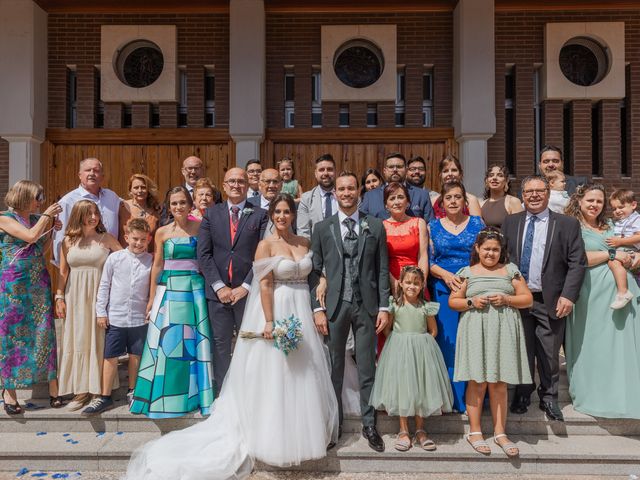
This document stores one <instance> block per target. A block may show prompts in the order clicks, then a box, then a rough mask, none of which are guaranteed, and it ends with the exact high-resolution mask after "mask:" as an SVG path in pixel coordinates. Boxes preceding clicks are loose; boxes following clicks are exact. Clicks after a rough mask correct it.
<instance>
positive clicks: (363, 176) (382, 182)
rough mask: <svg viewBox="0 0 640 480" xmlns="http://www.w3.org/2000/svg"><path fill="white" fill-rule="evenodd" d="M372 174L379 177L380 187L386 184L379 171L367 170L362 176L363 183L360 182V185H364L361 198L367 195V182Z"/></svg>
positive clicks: (361, 188) (361, 189)
mask: <svg viewBox="0 0 640 480" xmlns="http://www.w3.org/2000/svg"><path fill="white" fill-rule="evenodd" d="M371 174H373V175H375V176H376V177H378V180H380V185H382V184H384V179H383V178H382V174H381V173H380V172H379V171H378V170H376V169H375V168H367V170H366V171H365V172H364V174H363V175H362V181H361V182H360V185H362V187H360V198H362V197H364V194H365V193H367V186H366V185H365V182H366V181H367V177H368V176H369V175H371Z"/></svg>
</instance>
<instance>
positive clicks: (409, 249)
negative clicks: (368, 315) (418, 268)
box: [378, 217, 420, 355]
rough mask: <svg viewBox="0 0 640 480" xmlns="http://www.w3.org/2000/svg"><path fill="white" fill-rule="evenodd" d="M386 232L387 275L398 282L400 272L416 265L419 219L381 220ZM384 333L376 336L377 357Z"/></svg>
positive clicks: (382, 344) (380, 349)
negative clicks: (402, 220) (405, 267)
mask: <svg viewBox="0 0 640 480" xmlns="http://www.w3.org/2000/svg"><path fill="white" fill-rule="evenodd" d="M382 224H383V225H384V229H385V231H386V232H387V251H388V252H389V273H390V274H391V275H392V276H393V278H395V279H396V280H398V279H399V278H400V271H401V270H402V267H404V266H406V265H418V254H419V253H420V218H418V217H410V218H409V219H407V220H405V221H404V222H394V221H393V220H391V219H388V220H383V221H382ZM385 339H386V337H385V335H384V333H382V332H381V333H380V334H379V335H378V355H380V352H381V351H382V347H384V341H385Z"/></svg>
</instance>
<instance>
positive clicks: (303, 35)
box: [266, 12, 453, 128]
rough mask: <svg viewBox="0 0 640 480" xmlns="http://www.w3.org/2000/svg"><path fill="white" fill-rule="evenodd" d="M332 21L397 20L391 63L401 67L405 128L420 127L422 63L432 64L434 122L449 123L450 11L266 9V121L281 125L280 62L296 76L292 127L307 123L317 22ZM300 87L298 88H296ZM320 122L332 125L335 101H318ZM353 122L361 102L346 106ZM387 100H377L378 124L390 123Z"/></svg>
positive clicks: (360, 119)
mask: <svg viewBox="0 0 640 480" xmlns="http://www.w3.org/2000/svg"><path fill="white" fill-rule="evenodd" d="M334 24H353V25H355V24H395V25H397V57H398V58H397V62H398V64H400V65H405V66H406V76H407V77H406V106H405V110H406V114H405V124H406V126H407V127H421V126H422V74H423V71H424V65H433V75H434V86H433V89H434V101H433V105H434V115H433V117H434V122H433V125H434V126H435V127H451V117H452V78H453V77H452V76H453V72H452V62H453V14H452V13H451V12H448V13H447V12H444V13H443V12H437V13H384V14H382V13H381V14H373V13H372V14H360V13H358V14H356V13H353V14H341V15H333V14H280V13H269V14H267V87H266V88H267V126H268V127H272V128H282V127H283V126H284V73H285V70H284V67H285V65H287V66H291V65H292V66H294V72H295V74H296V77H297V76H298V75H301V76H302V77H303V78H302V79H301V80H300V81H298V79H297V78H296V92H295V95H296V96H295V108H296V114H295V115H296V116H295V118H296V127H308V126H309V125H310V118H311V97H310V95H309V94H308V93H307V91H309V92H310V89H311V86H310V79H308V76H309V75H310V74H311V73H310V71H311V67H312V66H313V65H316V66H317V65H320V63H321V59H320V47H321V44H320V41H321V38H320V26H321V25H334ZM301 89H302V90H303V91H301ZM322 116H323V119H322V123H323V126H325V127H332V126H337V125H338V105H336V104H331V103H328V102H325V103H323V105H322ZM350 121H351V124H352V125H353V126H356V124H354V122H356V123H357V125H358V126H364V125H366V104H364V103H360V104H358V103H354V104H352V105H351V106H350ZM394 124H395V120H394V114H393V105H389V104H388V103H379V104H378V125H379V126H380V127H393V126H394Z"/></svg>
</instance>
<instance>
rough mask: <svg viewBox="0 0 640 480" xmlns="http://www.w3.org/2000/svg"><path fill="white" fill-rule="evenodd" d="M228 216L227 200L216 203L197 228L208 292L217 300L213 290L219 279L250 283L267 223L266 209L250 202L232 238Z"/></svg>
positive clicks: (208, 295)
mask: <svg viewBox="0 0 640 480" xmlns="http://www.w3.org/2000/svg"><path fill="white" fill-rule="evenodd" d="M229 217H230V214H229V206H228V203H227V202H223V203H220V204H217V205H213V206H212V207H209V208H208V209H207V211H206V212H205V214H204V215H203V217H202V223H201V224H200V230H199V232H198V262H199V264H200V270H201V271H202V274H203V275H204V278H205V280H206V282H207V288H206V296H207V298H208V299H211V300H218V296H217V295H216V293H215V292H214V290H213V285H214V284H215V283H216V282H222V283H224V284H225V285H227V286H230V287H231V288H235V287H238V286H240V285H242V284H243V283H246V284H249V285H251V280H252V279H253V269H252V267H253V257H254V256H255V253H256V248H257V247H258V243H259V242H260V240H261V239H262V236H263V235H264V230H265V227H266V226H267V212H266V211H265V210H263V209H262V208H258V207H255V206H253V205H251V204H249V203H248V202H247V203H245V207H244V209H243V213H242V215H240V220H239V221H238V228H237V231H236V234H235V237H234V239H233V242H232V241H231V229H230V222H229ZM229 262H232V264H231V265H232V272H231V276H232V279H231V282H230V281H229Z"/></svg>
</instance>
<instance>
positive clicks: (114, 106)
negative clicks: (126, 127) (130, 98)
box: [104, 103, 124, 128]
mask: <svg viewBox="0 0 640 480" xmlns="http://www.w3.org/2000/svg"><path fill="white" fill-rule="evenodd" d="M123 117H124V105H122V103H105V104H104V128H122V122H123Z"/></svg>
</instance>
